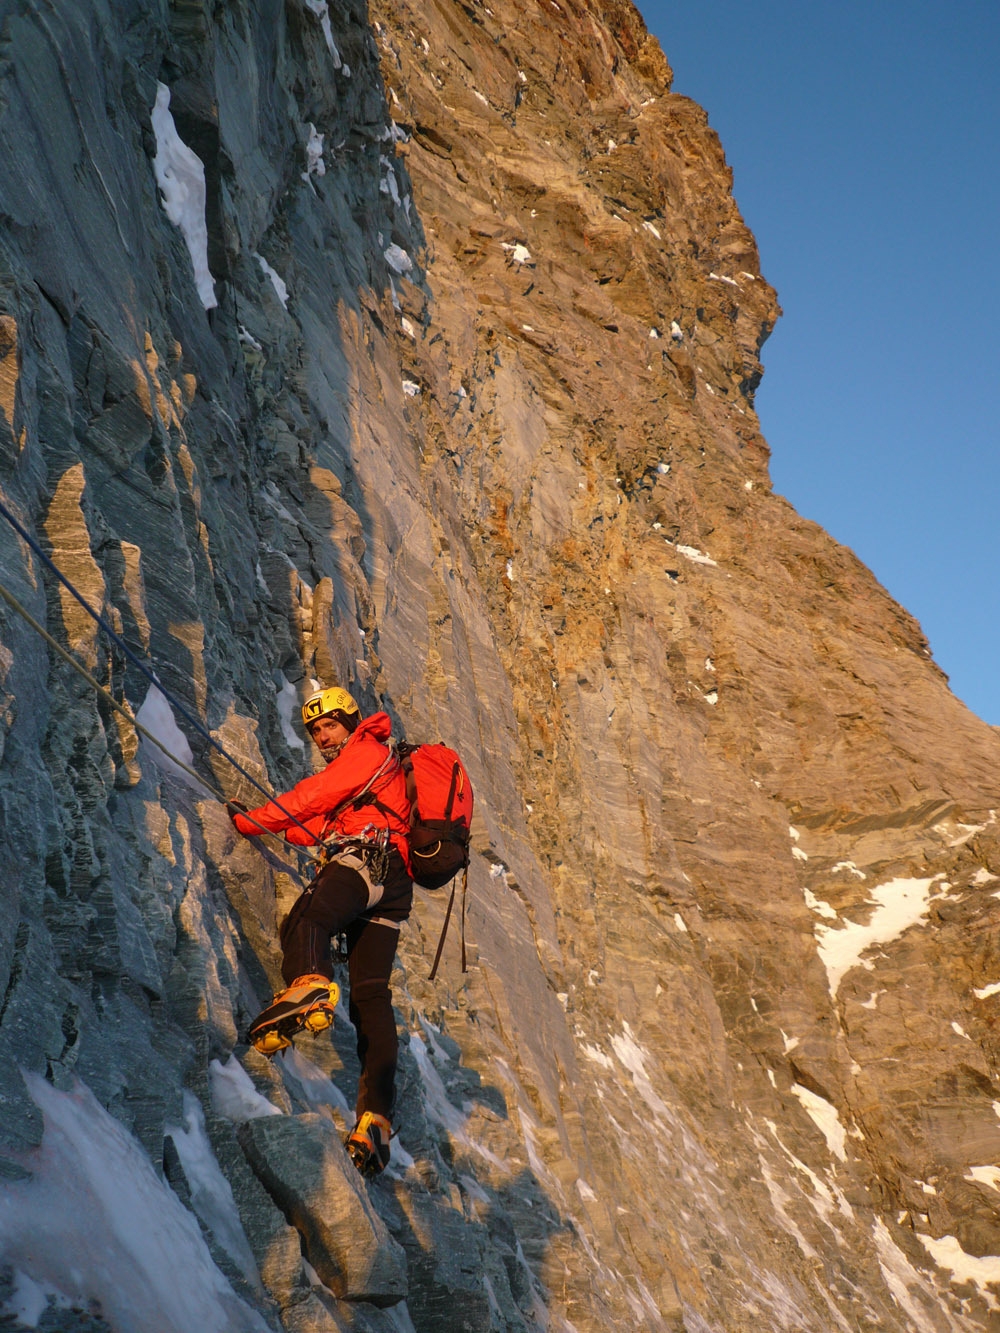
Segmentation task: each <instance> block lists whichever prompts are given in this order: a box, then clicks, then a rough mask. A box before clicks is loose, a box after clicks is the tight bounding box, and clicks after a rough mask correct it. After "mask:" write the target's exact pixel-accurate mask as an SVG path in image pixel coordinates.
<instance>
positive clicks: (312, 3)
mask: <svg viewBox="0 0 1000 1333" xmlns="http://www.w3.org/2000/svg"><path fill="white" fill-rule="evenodd" d="M305 3H306V8H307V9H309V10H311V11H312V12H313V13H314V14H315V15H316V17H317V18H318V19H319V23H320V27H321V28H322V29H323V38H324V40H325V41H326V45H327V49H328V50H329V52H330V55H331V56H332V57H333V68H334V69H343V71H344V73H345V74H348V75H349V74H350V70H349V69H348V68H347V66H346V65H345V64H344V63H343V61H342V60H341V58H340V52H339V51H338V50H337V45H336V43H335V42H334V40H333V29H332V28H331V27H330V10H329V7H328V5H327V2H326V0H305Z"/></svg>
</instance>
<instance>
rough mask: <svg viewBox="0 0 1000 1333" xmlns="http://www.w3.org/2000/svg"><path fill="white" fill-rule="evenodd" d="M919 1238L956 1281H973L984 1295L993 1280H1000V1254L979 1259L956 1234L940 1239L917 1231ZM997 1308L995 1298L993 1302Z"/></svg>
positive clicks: (986, 1293)
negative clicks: (969, 1251) (960, 1243)
mask: <svg viewBox="0 0 1000 1333" xmlns="http://www.w3.org/2000/svg"><path fill="white" fill-rule="evenodd" d="M916 1236H917V1239H918V1240H919V1241H920V1243H921V1245H923V1247H924V1249H925V1250H926V1251H927V1253H928V1254H929V1255H930V1256H931V1258H932V1259H933V1260H934V1262H935V1263H936V1264H937V1266H938V1267H939V1268H945V1269H947V1270H948V1271H949V1272H950V1273H951V1274H952V1276H953V1277H954V1280H955V1281H956V1282H973V1283H975V1285H976V1286H977V1287H978V1288H979V1290H980V1291H981V1292H983V1294H984V1295H991V1293H988V1292H987V1291H986V1288H987V1286H988V1285H989V1284H990V1283H992V1282H1000V1256H997V1255H995V1254H988V1255H985V1256H984V1257H983V1258H981V1259H979V1258H977V1257H976V1256H975V1255H972V1254H966V1252H965V1251H964V1250H963V1249H962V1247H961V1245H959V1243H958V1240H957V1239H956V1238H955V1237H954V1236H942V1237H941V1238H940V1239H939V1240H937V1239H935V1238H934V1237H933V1236H925V1235H922V1234H921V1233H920V1232H919V1231H918V1232H917V1233H916ZM992 1304H993V1308H994V1309H995V1308H996V1303H995V1299H994V1300H993V1302H992Z"/></svg>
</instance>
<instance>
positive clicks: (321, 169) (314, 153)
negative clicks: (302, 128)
mask: <svg viewBox="0 0 1000 1333" xmlns="http://www.w3.org/2000/svg"><path fill="white" fill-rule="evenodd" d="M306 128H307V129H308V131H309V139H308V141H307V143H306V169H305V171H304V172H303V173H302V179H303V180H304V181H307V180H308V179H309V177H310V176H325V175H326V163H325V162H324V161H323V139H324V138H325V135H322V134H320V133H319V131H318V130H317V129H316V126H315V125H313V123H312V122H311V121H310V122H309V123H308V124H307V126H306Z"/></svg>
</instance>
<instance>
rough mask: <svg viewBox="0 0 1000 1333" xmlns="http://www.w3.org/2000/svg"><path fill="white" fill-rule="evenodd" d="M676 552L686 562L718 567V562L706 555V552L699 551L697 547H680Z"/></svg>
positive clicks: (676, 548)
mask: <svg viewBox="0 0 1000 1333" xmlns="http://www.w3.org/2000/svg"><path fill="white" fill-rule="evenodd" d="M675 550H676V551H677V554H678V555H682V556H683V557H684V558H685V560H690V561H691V563H692V564H694V565H712V566H717V565H718V563H719V562H718V561H717V560H713V559H712V557H711V556H710V555H706V554H705V552H704V551H699V550H698V548H697V546H681V545H678V546H676V547H675Z"/></svg>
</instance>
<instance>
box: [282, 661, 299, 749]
mask: <svg viewBox="0 0 1000 1333" xmlns="http://www.w3.org/2000/svg"><path fill="white" fill-rule="evenodd" d="M298 711H299V696H298V693H297V692H296V689H295V686H294V685H293V684H292V683H291V682H290V681H287V680H285V678H284V676H282V678H281V684H280V685H279V686H278V721H279V722H280V723H281V734H282V736H284V738H285V743H286V744H287V745H288V746H289V748H290V749H293V750H304V749H305V748H306V743H305V741H304V740H303V739H302V737H301V736H299V735H298V733H297V732H296V730H295V728H294V727H293V726H292V717H293V715H294V714H297V713H298Z"/></svg>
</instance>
